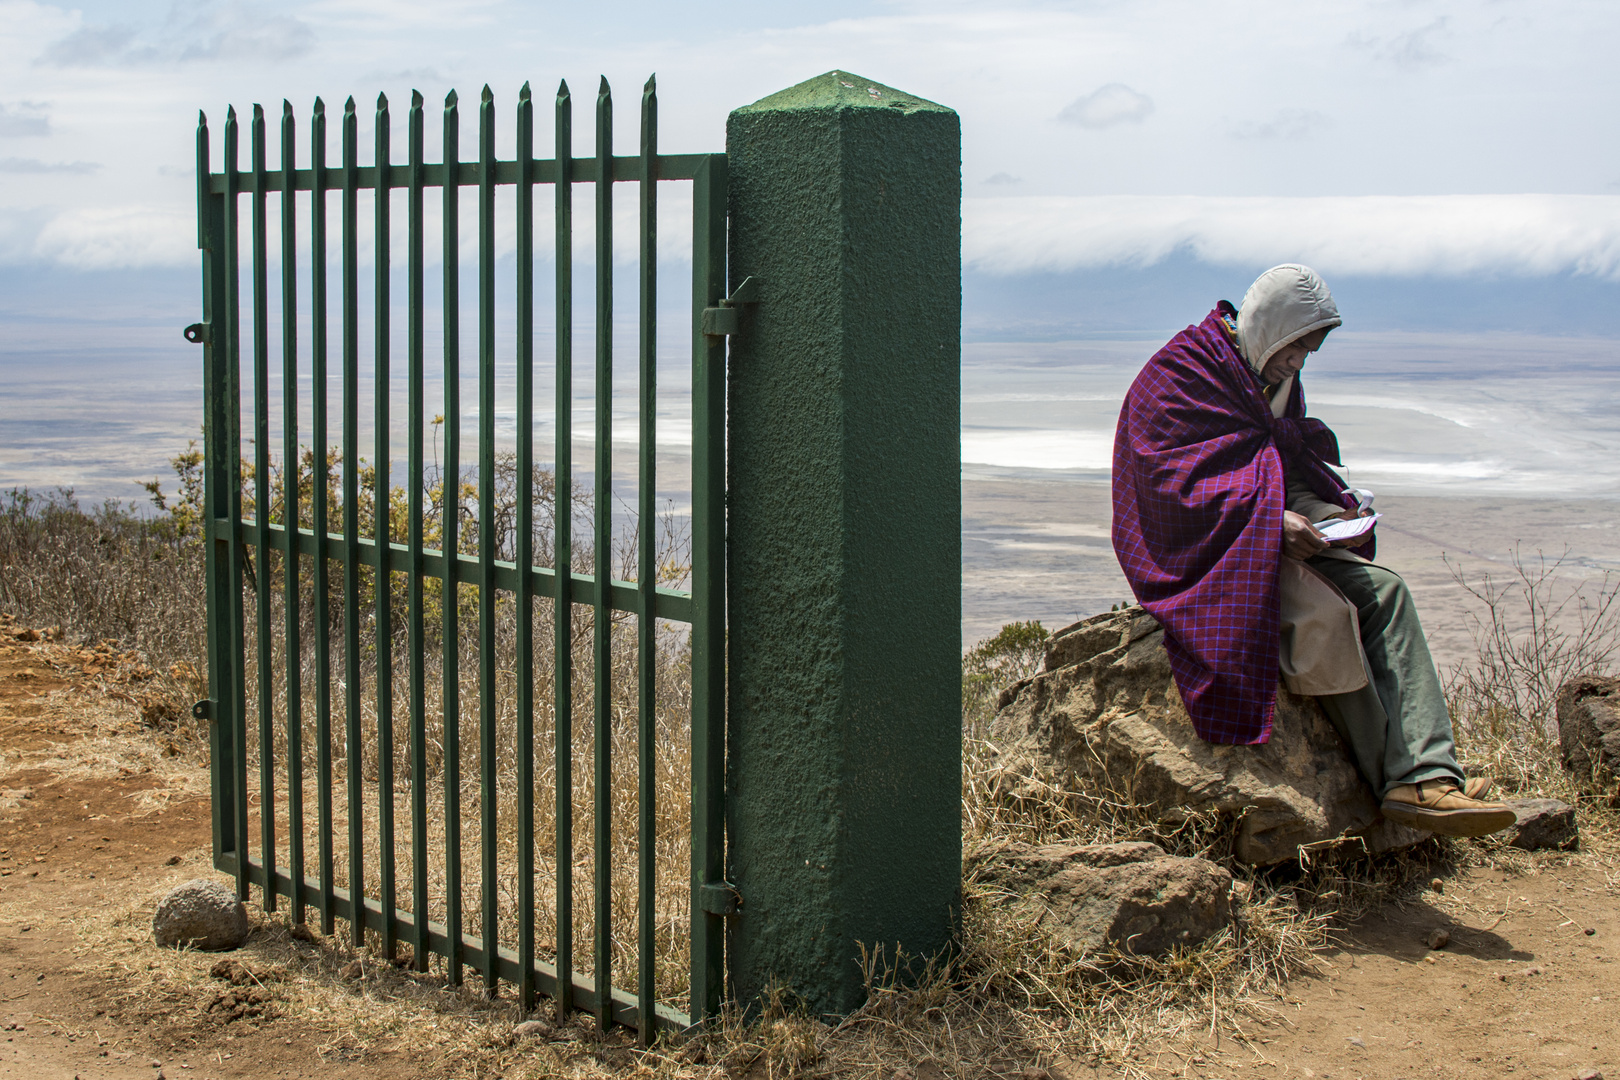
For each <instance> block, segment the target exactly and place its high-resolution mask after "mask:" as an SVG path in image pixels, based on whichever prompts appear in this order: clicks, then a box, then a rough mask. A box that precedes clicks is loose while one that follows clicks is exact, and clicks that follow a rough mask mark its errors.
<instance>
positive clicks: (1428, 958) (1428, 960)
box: [1423, 956, 1440, 964]
mask: <svg viewBox="0 0 1620 1080" xmlns="http://www.w3.org/2000/svg"><path fill="white" fill-rule="evenodd" d="M1423 962H1424V963H1425V964H1438V963H1439V962H1440V961H1438V960H1436V959H1435V958H1434V957H1432V956H1425V957H1424V958H1423Z"/></svg>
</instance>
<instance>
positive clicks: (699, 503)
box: [690, 154, 726, 1016]
mask: <svg viewBox="0 0 1620 1080" xmlns="http://www.w3.org/2000/svg"><path fill="white" fill-rule="evenodd" d="M725 250H726V159H725V158H724V157H723V156H721V155H718V154H717V155H715V156H713V157H711V158H710V159H709V162H708V164H707V165H706V166H704V167H703V168H701V169H699V170H698V175H697V178H696V180H695V181H694V183H693V190H692V339H693V344H692V975H691V984H690V985H691V993H692V1003H691V1013H692V1015H693V1016H711V1015H713V1014H714V1013H715V1012H717V1011H719V1008H720V1000H721V997H722V994H723V991H724V987H725V970H724V967H723V966H722V959H723V949H724V939H725V924H724V920H723V919H722V917H721V915H720V913H719V911H718V910H716V905H714V904H712V903H710V902H709V901H708V897H707V896H706V892H707V886H708V885H710V884H711V883H719V882H722V881H724V878H725V786H724V785H725V767H726V734H725V722H726V713H725V708H726V705H725V702H726V697H725V680H726V657H725V647H726V646H725V641H726V638H725V595H726V592H725V589H726V577H725V575H726V554H725V525H726V508H725V492H726V456H725V437H726V381H725V380H726V345H725V338H723V337H720V336H718V335H706V334H704V333H703V310H704V309H705V308H708V307H713V306H714V305H716V304H717V303H719V301H720V298H721V297H723V296H725V295H726V272H725V265H726V264H725Z"/></svg>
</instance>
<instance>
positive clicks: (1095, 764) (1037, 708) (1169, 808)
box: [992, 608, 1429, 865]
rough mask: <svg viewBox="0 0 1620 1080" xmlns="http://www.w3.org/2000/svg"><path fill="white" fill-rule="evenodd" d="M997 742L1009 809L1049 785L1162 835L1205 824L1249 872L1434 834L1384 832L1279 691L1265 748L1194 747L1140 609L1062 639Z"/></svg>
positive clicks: (1319, 733)
mask: <svg viewBox="0 0 1620 1080" xmlns="http://www.w3.org/2000/svg"><path fill="white" fill-rule="evenodd" d="M992 741H993V742H994V744H995V746H996V749H997V754H998V759H997V762H996V770H997V777H996V786H997V789H998V791H999V793H1000V794H1001V795H1002V796H1003V797H1006V798H1012V799H1017V798H1022V797H1028V798H1034V799H1039V798H1040V797H1041V793H1042V792H1043V791H1044V790H1046V789H1047V788H1048V785H1051V784H1054V783H1056V784H1059V785H1061V786H1063V787H1066V788H1070V789H1074V790H1080V791H1085V792H1089V793H1092V794H1097V795H1101V796H1103V797H1106V798H1108V799H1111V800H1114V801H1118V802H1124V803H1128V804H1133V805H1137V806H1140V807H1142V808H1143V809H1144V810H1145V811H1146V812H1148V813H1150V814H1153V815H1156V816H1157V817H1158V819H1159V820H1161V821H1163V822H1167V823H1173V822H1176V821H1181V820H1185V819H1186V818H1187V817H1188V816H1189V815H1190V814H1194V813H1204V812H1210V811H1213V812H1216V813H1219V814H1222V815H1226V816H1228V817H1230V818H1232V819H1233V820H1234V821H1235V822H1236V835H1235V837H1234V844H1233V852H1234V854H1235V855H1236V856H1237V858H1238V859H1240V860H1241V861H1243V862H1245V863H1250V864H1254V865H1263V864H1269V863H1278V862H1283V861H1286V860H1289V859H1294V858H1297V857H1298V856H1299V853H1300V849H1301V848H1302V847H1304V846H1306V845H1310V844H1318V843H1322V842H1324V841H1333V840H1336V839H1341V838H1343V839H1350V838H1355V841H1356V842H1359V843H1360V844H1363V845H1365V847H1366V849H1367V850H1368V851H1369V852H1372V853H1378V852H1382V851H1388V850H1391V849H1394V848H1398V847H1404V846H1406V845H1409V844H1414V843H1416V842H1418V841H1419V840H1422V839H1424V838H1425V837H1427V836H1428V835H1429V834H1428V833H1425V832H1418V831H1416V830H1413V829H1408V828H1404V827H1402V826H1399V825H1396V824H1394V823H1393V822H1388V821H1385V820H1384V819H1383V817H1382V816H1381V815H1380V814H1379V812H1378V800H1377V799H1376V798H1375V797H1374V795H1373V791H1372V789H1371V788H1370V787H1369V786H1368V785H1367V783H1366V781H1364V780H1363V779H1362V778H1361V774H1360V773H1359V772H1357V771H1356V767H1355V765H1354V763H1353V761H1352V759H1351V756H1350V752H1349V748H1348V747H1346V746H1345V744H1344V741H1343V739H1341V738H1340V737H1339V734H1338V732H1337V731H1335V730H1334V728H1333V725H1332V723H1330V722H1329V720H1328V718H1327V716H1326V715H1325V714H1324V713H1323V712H1322V709H1321V706H1320V705H1318V704H1317V702H1316V699H1315V698H1309V697H1301V696H1298V695H1295V694H1291V693H1289V692H1287V691H1286V690H1284V689H1283V688H1282V687H1281V686H1280V685H1279V687H1278V690H1277V715H1276V719H1275V721H1274V722H1273V726H1272V734H1271V739H1270V741H1269V742H1267V743H1265V744H1264V745H1262V746H1222V745H1216V744H1213V743H1207V742H1205V741H1204V740H1202V739H1200V738H1199V737H1198V734H1197V733H1196V732H1195V731H1194V730H1193V727H1192V721H1191V720H1190V719H1189V718H1188V716H1187V710H1186V709H1185V708H1184V707H1183V705H1182V703H1181V697H1180V695H1179V694H1178V693H1177V692H1176V687H1175V682H1174V680H1173V679H1172V678H1171V674H1170V658H1169V656H1168V655H1167V654H1166V653H1165V651H1164V631H1163V630H1162V629H1160V627H1159V625H1158V623H1157V622H1155V621H1154V619H1153V617H1152V616H1150V615H1148V614H1147V613H1146V612H1144V611H1143V610H1142V609H1141V608H1128V609H1126V610H1124V611H1118V612H1108V613H1106V614H1103V615H1098V616H1095V617H1093V618H1090V619H1087V620H1085V621H1084V622H1079V623H1076V624H1074V625H1073V626H1070V627H1067V628H1065V629H1063V630H1060V631H1058V632H1057V634H1055V635H1054V636H1053V638H1052V642H1051V644H1050V646H1049V647H1048V650H1047V654H1046V665H1045V670H1043V671H1042V672H1041V673H1040V674H1037V675H1035V676H1033V677H1032V678H1029V679H1025V680H1023V681H1021V682H1019V683H1017V684H1015V685H1013V686H1012V687H1009V688H1008V689H1007V690H1006V691H1004V692H1003V693H1002V695H1001V700H1000V702H999V707H998V711H997V714H996V718H995V721H994V723H993V726H992Z"/></svg>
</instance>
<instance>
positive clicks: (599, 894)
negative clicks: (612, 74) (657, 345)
mask: <svg viewBox="0 0 1620 1080" xmlns="http://www.w3.org/2000/svg"><path fill="white" fill-rule="evenodd" d="M612 154H613V91H612V90H611V89H609V87H608V81H607V77H606V76H603V78H602V85H601V87H600V88H599V89H598V90H597V92H596V163H597V165H596V167H597V170H598V171H597V178H596V500H595V505H594V506H593V507H592V509H593V511H594V513H595V517H596V536H595V543H594V545H593V547H594V549H595V550H594V554H595V556H596V615H595V619H594V620H593V624H594V630H595V640H594V642H593V645H594V652H595V656H594V659H595V691H596V693H595V699H596V701H595V704H596V709H595V720H596V722H595V726H594V730H595V734H594V737H593V739H592V743H593V749H594V750H595V759H596V762H595V764H596V769H595V778H594V783H593V788H594V794H595V801H596V814H595V819H596V857H595V859H593V860H592V869H593V870H594V871H595V874H596V891H595V900H594V911H593V914H594V915H595V927H596V949H595V952H594V954H593V957H592V973H593V974H594V975H595V976H596V1025H597V1028H596V1029H597V1030H598V1031H606V1030H607V1029H608V1027H609V1026H610V1025H611V1024H612V1022H613V1016H612V1010H611V1009H609V1008H608V1001H609V1000H610V997H609V991H610V988H611V987H612V985H613V970H612V964H613V847H612V838H613V837H612V825H613V819H612V816H611V815H612V812H613V803H612V791H613V763H612V758H611V756H610V753H611V750H612V720H613V715H612V711H611V710H612V707H613V703H612V702H611V701H610V700H609V697H608V694H609V691H610V690H611V689H612V679H613V668H612V662H613V658H612V653H611V651H610V650H611V645H612V640H611V634H612V630H613V623H612V617H613V616H612V609H611V607H610V602H609V598H608V579H609V577H610V573H609V571H610V570H611V569H612V567H611V564H610V561H609V560H610V557H611V545H612V542H613V532H612V528H613V524H612V509H613V506H612V502H613V181H612V180H611V179H610V177H611V175H612V174H611V172H610V171H609V159H610V158H611V157H612Z"/></svg>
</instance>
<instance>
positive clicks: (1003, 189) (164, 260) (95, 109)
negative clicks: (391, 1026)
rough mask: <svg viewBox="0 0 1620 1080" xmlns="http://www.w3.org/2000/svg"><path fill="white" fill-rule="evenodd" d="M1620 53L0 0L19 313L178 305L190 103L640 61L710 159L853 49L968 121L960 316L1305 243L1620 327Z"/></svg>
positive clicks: (1234, 291) (338, 7) (1150, 279)
mask: <svg viewBox="0 0 1620 1080" xmlns="http://www.w3.org/2000/svg"><path fill="white" fill-rule="evenodd" d="M1617 52H1620V5H1616V4H1614V3H1612V0H1533V2H1531V0H1479V2H1472V3H1469V2H1456V0H1345V2H1341V3H1335V4H1301V3H1298V2H1288V0H1234V2H1224V3H1210V2H1208V0H1204V2H1196V0H1129V2H1126V0H1091V2H1058V0H1052V2H1039V0H1036V2H1027V3H1005V4H991V3H984V2H974V3H959V2H953V0H930V2H928V3H921V2H913V0H868V2H863V3H859V4H857V3H852V2H845V0H831V2H824V3H820V4H815V5H805V4H798V3H785V2H777V0H760V2H755V3H750V4H747V5H737V4H707V3H705V4H680V3H671V2H669V0H662V2H641V0H636V2H621V3H595V4H579V3H570V4H554V3H533V2H520V0H471V2H464V3H448V2H444V0H438V2H425V0H312V2H299V0H282V2H279V3H275V4H259V3H250V2H242V3H231V2H208V0H178V2H173V3H169V2H151V0H118V2H110V0H94V2H89V3H82V4H73V5H68V4H53V3H42V2H37V0H0V286H4V292H5V293H7V294H9V297H10V299H9V300H6V299H0V330H3V329H4V327H5V326H6V325H7V323H6V319H7V312H10V313H12V314H13V315H16V314H17V313H19V312H21V313H23V314H27V313H29V312H33V313H38V312H41V311H68V310H72V309H73V307H74V306H75V305H76V304H82V298H83V297H84V296H85V295H101V296H104V297H105V298H106V300H107V303H108V304H110V305H112V306H114V307H116V306H117V305H118V304H119V303H125V302H126V301H127V303H126V306H131V307H136V308H141V307H145V308H149V307H150V304H149V303H147V302H146V301H138V300H134V299H130V297H133V296H137V295H144V293H142V292H141V290H142V289H148V290H149V289H150V288H151V287H152V283H153V282H157V281H168V280H171V279H172V280H173V281H174V282H178V283H181V284H177V285H175V286H174V287H173V288H172V289H169V290H167V291H165V292H164V295H165V296H168V295H170V293H172V294H173V295H174V297H175V300H174V303H175V305H176V308H177V310H178V309H180V308H184V307H186V305H188V304H189V305H191V306H192V307H194V306H195V302H194V300H193V299H191V298H190V297H189V296H183V295H182V294H183V293H185V291H186V290H188V289H194V288H195V280H196V279H195V268H196V266H197V253H196V250H195V232H194V227H193V224H192V215H193V213H194V191H195V188H194V186H193V184H194V181H193V179H192V161H193V135H194V130H195V122H196V117H197V112H198V110H199V109H201V110H203V111H205V112H206V113H207V114H208V116H209V117H210V119H211V121H212V122H213V123H214V124H215V125H216V130H217V126H218V125H219V123H220V122H221V121H222V120H223V117H224V112H225V107H226V105H227V104H234V105H235V106H236V107H237V108H238V109H239V110H242V111H243V112H246V111H247V110H248V108H249V107H250V106H251V104H253V103H255V102H257V103H262V104H264V105H265V106H266V108H267V110H269V112H270V114H271V115H272V116H274V115H276V114H278V113H279V111H280V104H281V101H282V100H283V99H284V98H285V99H288V100H290V101H291V102H292V103H293V106H294V109H295V112H296V114H297V115H298V117H299V118H300V121H301V122H306V123H307V117H308V115H309V109H310V106H311V104H312V102H313V100H314V98H315V97H316V95H321V96H322V97H324V99H325V101H326V103H327V106H328V108H329V110H332V111H333V112H336V111H338V110H340V109H341V107H342V102H343V100H344V99H345V98H346V97H347V96H349V95H350V94H353V95H355V96H356V97H357V99H358V100H359V102H360V114H361V117H362V121H361V123H362V133H361V145H362V147H368V145H369V143H368V140H369V134H368V132H369V127H370V112H371V108H372V104H373V102H374V100H375V95H376V94H377V93H378V92H379V91H381V92H386V93H387V94H388V95H389V97H390V98H391V100H392V101H393V102H394V103H395V106H396V108H397V109H398V110H399V112H400V113H403V111H404V107H405V105H406V104H407V102H408V100H409V94H410V91H411V90H412V89H419V90H421V91H422V92H423V93H424V94H425V95H426V96H427V98H428V100H429V102H430V103H437V102H438V101H440V100H442V98H443V95H444V94H445V93H446V92H447V91H448V90H450V89H451V88H455V89H457V90H458V91H459V92H460V93H461V95H462V96H463V99H464V100H471V99H472V98H474V97H475V96H476V94H477V92H478V90H479V89H480V88H481V87H482V86H483V85H484V84H485V83H488V84H489V85H490V86H491V88H492V89H493V91H494V93H495V95H496V101H497V103H498V105H499V107H500V108H502V109H507V110H509V109H510V108H511V105H512V103H513V102H514V101H515V99H516V95H517V91H518V88H519V87H520V86H521V85H522V84H523V83H524V82H525V81H526V80H532V82H533V85H534V87H535V90H536V94H537V96H538V98H539V100H540V101H541V102H545V101H548V100H549V98H550V94H551V93H552V92H553V90H554V89H555V86H556V83H557V81H558V80H559V79H562V78H566V79H568V80H569V81H570V84H571V85H572V86H573V88H574V90H575V93H576V95H577V98H578V100H580V101H581V102H582V104H584V103H587V102H588V100H589V98H590V96H591V93H592V91H593V90H594V88H595V83H596V79H597V77H598V76H599V75H605V76H607V78H608V79H609V80H610V81H611V82H612V84H613V85H614V87H615V89H616V94H617V98H618V100H619V101H621V102H623V103H624V105H623V106H621V108H625V110H626V111H627V112H628V111H629V108H630V107H631V106H632V103H633V102H634V100H635V95H636V93H637V91H638V90H639V88H640V86H641V84H642V82H643V80H644V79H645V78H646V77H647V76H648V75H649V74H651V73H653V72H656V73H657V78H658V86H659V93H660V108H661V135H660V140H661V146H662V148H663V149H664V150H665V152H680V151H710V150H718V149H722V148H723V146H724V139H725V118H726V115H727V113H728V111H729V110H730V109H732V108H735V107H736V106H739V105H742V104H746V103H748V102H750V101H753V100H756V99H758V98H760V97H763V96H765V95H767V94H769V93H772V92H774V91H776V90H779V89H782V88H784V87H786V86H788V85H792V84H793V83H796V82H799V81H801V80H803V79H805V78H809V77H811V76H814V75H818V74H820V73H822V72H825V71H828V70H831V69H834V68H839V69H843V70H846V71H850V72H854V73H857V74H859V75H861V76H863V77H866V78H870V79H872V80H874V81H878V82H882V83H886V84H888V85H890V86H894V87H897V88H900V89H902V90H905V91H906V92H908V93H913V94H916V95H919V96H922V97H925V98H929V99H931V100H934V101H937V102H940V103H942V104H945V105H948V106H950V107H952V108H954V109H956V110H957V111H958V112H959V113H960V115H961V118H962V130H963V160H962V171H963V189H964V203H963V245H964V247H963V257H964V271H965V281H966V295H965V301H964V307H965V310H964V326H965V330H966V332H967V333H968V335H969V336H970V337H973V336H975V335H977V336H980V337H984V336H989V337H998V336H999V337H1018V336H1020V335H1023V336H1032V337H1047V338H1053V337H1058V338H1061V337H1064V336H1071V337H1072V336H1083V335H1085V334H1088V333H1093V332H1109V331H1114V330H1121V329H1154V328H1158V327H1161V326H1169V327H1175V326H1180V325H1183V324H1185V323H1186V322H1188V321H1193V320H1195V319H1196V318H1198V317H1199V316H1200V315H1201V314H1202V312H1203V311H1206V310H1208V307H1209V306H1210V304H1211V303H1212V302H1213V300H1214V299H1217V298H1219V297H1220V296H1227V297H1229V298H1231V299H1233V300H1236V299H1238V298H1239V296H1240V295H1241V292H1242V289H1243V287H1244V286H1245V285H1246V283H1247V281H1248V280H1249V279H1250V278H1251V277H1252V275H1253V274H1254V273H1255V272H1257V271H1259V270H1261V269H1264V268H1265V267H1266V266H1269V265H1272V264H1274V263H1277V262H1282V261H1293V260H1298V261H1304V262H1308V263H1310V264H1311V265H1313V266H1315V267H1316V269H1318V270H1319V271H1320V272H1321V273H1322V274H1323V275H1324V276H1325V277H1326V278H1327V279H1328V281H1329V283H1330V284H1331V285H1333V286H1334V287H1335V291H1336V293H1337V294H1338V295H1339V296H1340V300H1341V307H1342V308H1344V310H1345V314H1346V318H1347V320H1348V321H1347V323H1346V327H1347V329H1348V328H1350V327H1351V326H1357V325H1359V326H1362V327H1365V328H1368V329H1405V330H1436V331H1445V330H1448V329H1455V328H1458V327H1462V326H1466V327H1469V328H1472V329H1485V330H1503V331H1513V332H1534V333H1577V334H1588V335H1600V336H1610V337H1612V336H1620V304H1616V303H1615V300H1617V299H1620V287H1617V286H1620V140H1616V139H1614V138H1613V137H1612V130H1613V119H1614V116H1615V113H1616V105H1617V104H1620V71H1617V69H1616V67H1615V65H1614V64H1613V63H1612V57H1613V56H1614V55H1615V54H1616V53H1617ZM333 127H334V138H335V125H333ZM578 128H579V124H578V122H576V129H578ZM433 129H434V125H432V124H430V125H429V130H430V131H433ZM506 130H509V129H508V128H503V132H504V131H506ZM586 130H587V131H588V128H587V129H586ZM301 131H307V128H304V129H301ZM470 137H471V132H470V128H469V130H468V134H466V135H464V143H465V142H467V141H468V140H469V139H470ZM578 137H579V138H581V139H583V138H584V133H582V134H580V135H579V136H578ZM635 137H636V136H635V130H634V127H633V125H632V124H630V123H627V122H621V124H620V125H619V128H618V132H617V139H618V144H619V145H618V151H619V152H620V153H630V152H634V141H635ZM300 138H301V141H300V146H301V147H302V146H304V139H305V137H304V136H303V135H301V137H300ZM272 141H273V140H272ZM403 142H404V139H403V134H402V133H401V134H399V135H396V139H395V145H396V147H397V148H399V149H398V150H396V154H398V153H400V152H402V150H403ZM435 143H436V139H434V138H433V137H431V136H430V138H429V153H430V154H432V153H433V152H434V150H435V145H434V144H435ZM217 145H218V144H217V140H216V147H217ZM217 152H218V151H217V149H216V154H217ZM273 153H274V150H272V154H273ZM501 153H502V156H506V155H507V154H509V153H510V146H509V144H508V145H506V146H504V147H503V148H502V150H501ZM363 160H365V156H364V154H363ZM216 167H217V158H216ZM626 201H627V202H628V201H630V200H626ZM131 282H134V283H136V284H135V285H134V286H131V285H130V284H129V283H131ZM132 288H133V289H134V291H133V292H131V289H132ZM1189 307H1190V308H1194V309H1196V310H1188V308H1189ZM1358 318H1359V319H1360V321H1359V323H1358V322H1357V321H1356V320H1357V319H1358ZM13 321H14V320H13Z"/></svg>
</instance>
